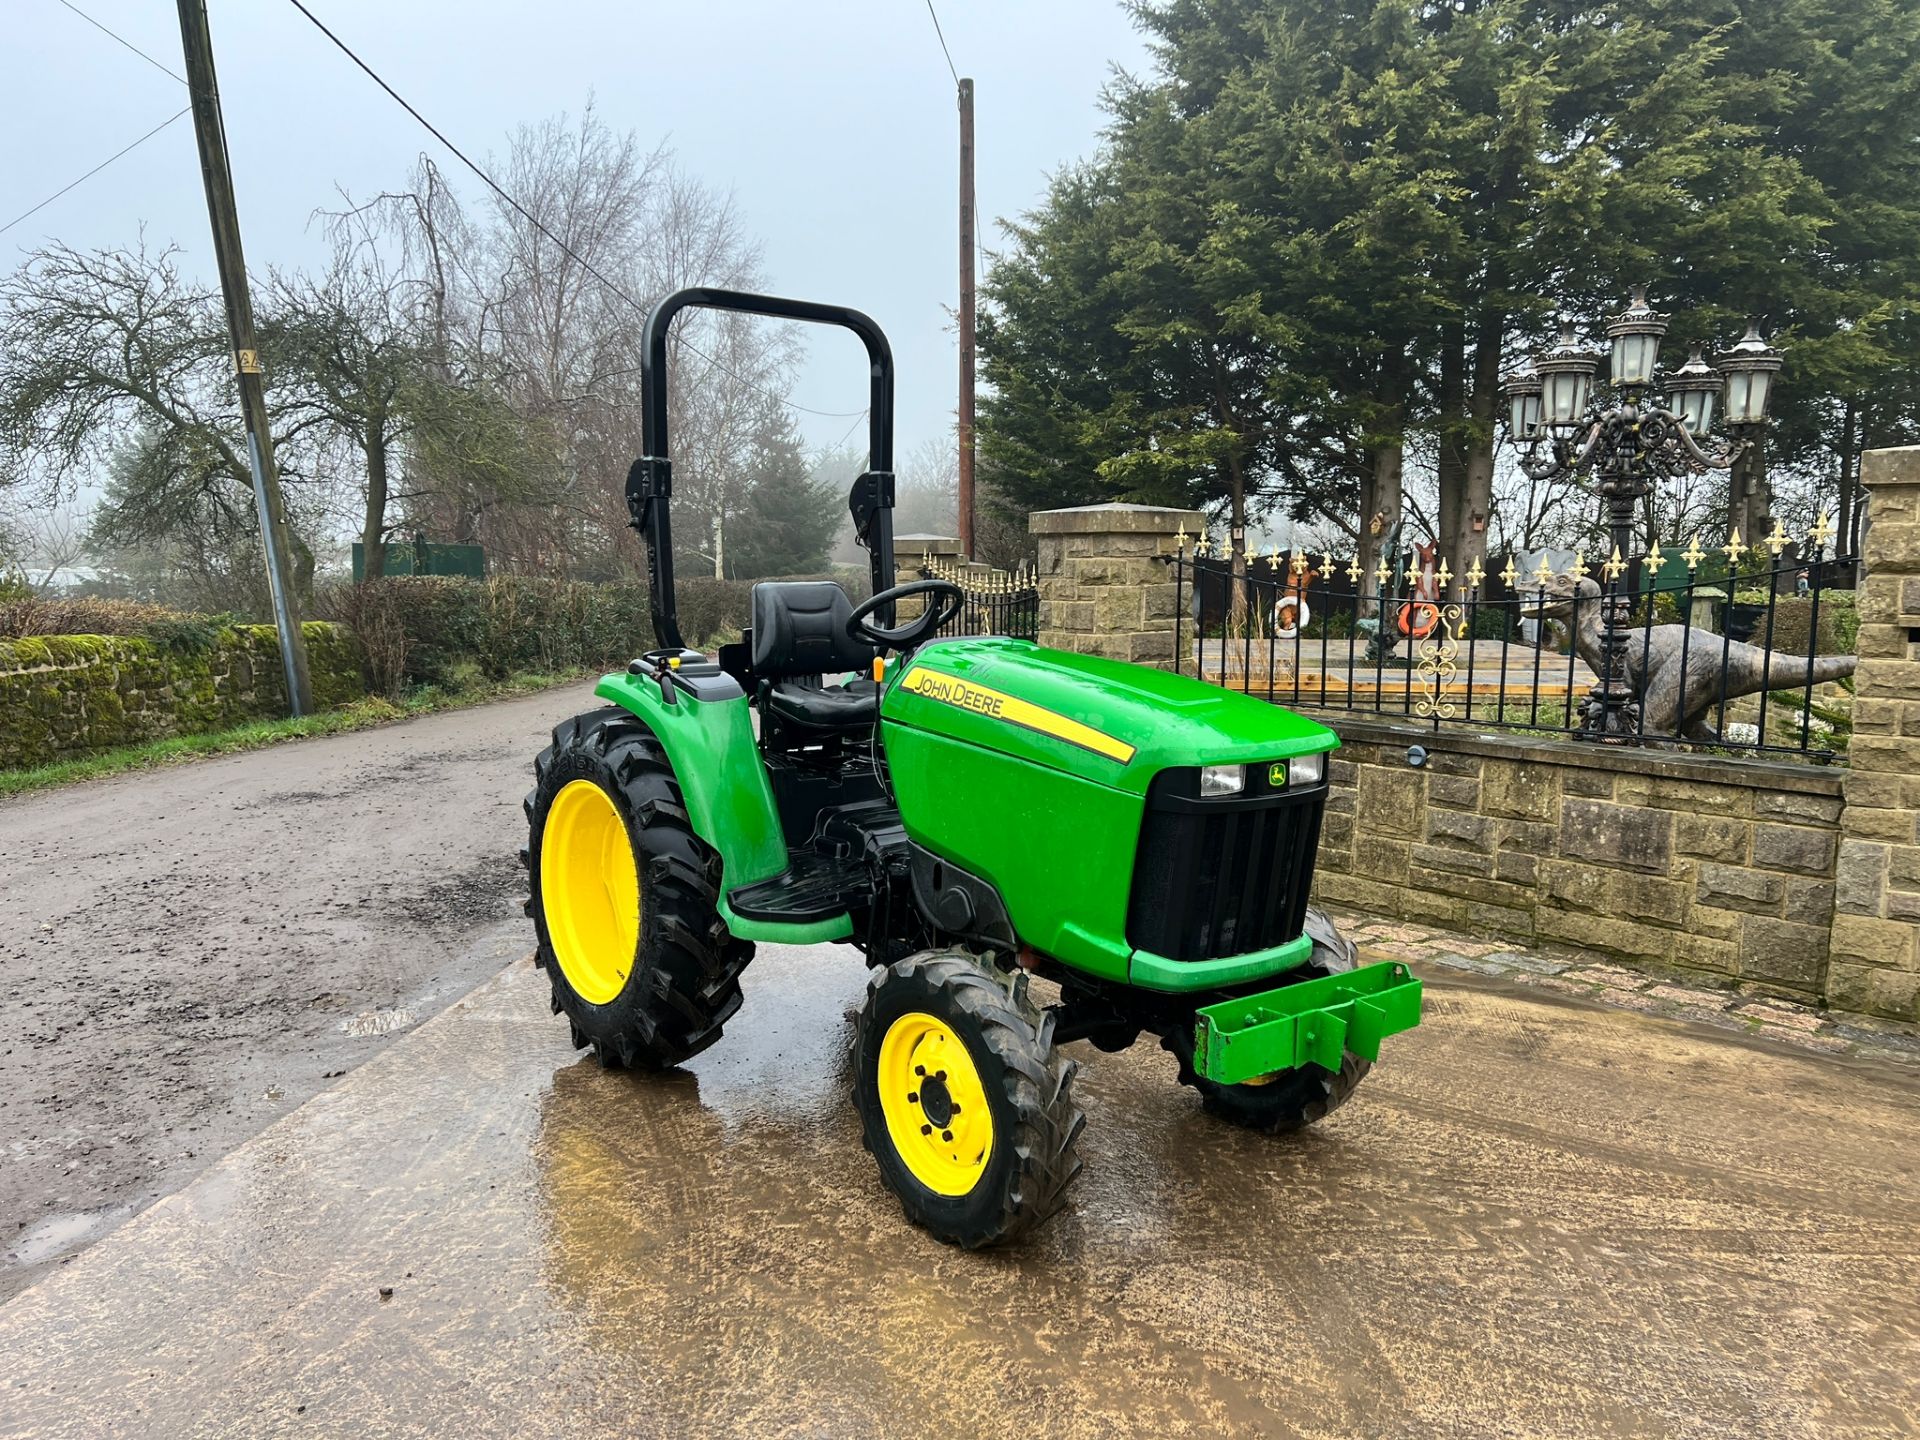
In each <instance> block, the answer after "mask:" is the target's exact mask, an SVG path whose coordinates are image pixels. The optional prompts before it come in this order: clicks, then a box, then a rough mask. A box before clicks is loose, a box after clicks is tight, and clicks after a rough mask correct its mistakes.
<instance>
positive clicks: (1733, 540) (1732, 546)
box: [1724, 527, 1753, 568]
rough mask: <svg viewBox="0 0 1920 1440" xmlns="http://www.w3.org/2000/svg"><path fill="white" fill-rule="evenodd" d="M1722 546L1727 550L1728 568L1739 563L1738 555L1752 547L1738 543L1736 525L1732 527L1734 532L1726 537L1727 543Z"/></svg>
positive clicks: (1738, 535)
mask: <svg viewBox="0 0 1920 1440" xmlns="http://www.w3.org/2000/svg"><path fill="white" fill-rule="evenodd" d="M1724 548H1725V550H1726V552H1727V565H1728V567H1729V568H1732V567H1734V566H1737V565H1739V563H1740V557H1741V556H1742V555H1744V554H1746V553H1747V552H1748V551H1749V550H1751V549H1752V548H1753V547H1752V546H1751V545H1742V544H1741V543H1740V531H1739V529H1738V527H1736V528H1735V529H1734V532H1733V533H1732V534H1731V535H1729V536H1728V537H1727V543H1726V545H1725V547H1724Z"/></svg>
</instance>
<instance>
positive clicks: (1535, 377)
mask: <svg viewBox="0 0 1920 1440" xmlns="http://www.w3.org/2000/svg"><path fill="white" fill-rule="evenodd" d="M1501 388H1502V389H1503V390H1505V392H1506V396H1507V433H1508V434H1510V435H1511V436H1512V437H1513V438H1514V439H1515V440H1518V441H1522V442H1525V441H1528V440H1538V439H1539V438H1540V391H1541V388H1542V387H1541V381H1540V376H1539V373H1538V372H1537V371H1535V370H1534V368H1533V366H1532V365H1530V364H1524V363H1523V364H1522V365H1521V366H1520V368H1519V369H1518V370H1515V371H1514V372H1513V373H1512V374H1510V375H1508V376H1507V378H1506V380H1505V382H1504V383H1503V385H1502V387H1501Z"/></svg>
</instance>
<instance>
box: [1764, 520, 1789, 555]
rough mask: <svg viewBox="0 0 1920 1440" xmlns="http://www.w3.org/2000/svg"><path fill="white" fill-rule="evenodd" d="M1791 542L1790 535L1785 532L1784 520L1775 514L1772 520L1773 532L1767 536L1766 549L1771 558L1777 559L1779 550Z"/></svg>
mask: <svg viewBox="0 0 1920 1440" xmlns="http://www.w3.org/2000/svg"><path fill="white" fill-rule="evenodd" d="M1792 543H1793V540H1792V537H1791V536H1789V535H1788V534H1787V526H1786V522H1785V521H1784V520H1781V519H1779V518H1778V517H1777V516H1776V517H1775V519H1774V522H1773V533H1772V534H1771V535H1769V536H1767V549H1768V550H1769V551H1771V552H1772V554H1773V558H1774V559H1776V560H1778V559H1779V558H1780V552H1781V551H1782V550H1784V549H1786V548H1787V546H1789V545H1791V544H1792Z"/></svg>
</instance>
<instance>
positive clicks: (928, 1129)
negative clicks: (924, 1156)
mask: <svg viewBox="0 0 1920 1440" xmlns="http://www.w3.org/2000/svg"><path fill="white" fill-rule="evenodd" d="M920 1133H921V1134H922V1135H931V1134H932V1133H933V1126H931V1125H922V1126H921V1127H920Z"/></svg>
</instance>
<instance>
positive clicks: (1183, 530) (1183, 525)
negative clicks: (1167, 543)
mask: <svg viewBox="0 0 1920 1440" xmlns="http://www.w3.org/2000/svg"><path fill="white" fill-rule="evenodd" d="M1173 548H1174V549H1176V550H1179V551H1181V552H1183V553H1184V552H1185V550H1186V548H1187V522H1186V521H1184V520H1182V521H1181V522H1180V529H1179V530H1178V531H1177V532H1176V533H1175V534H1174V537H1173Z"/></svg>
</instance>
